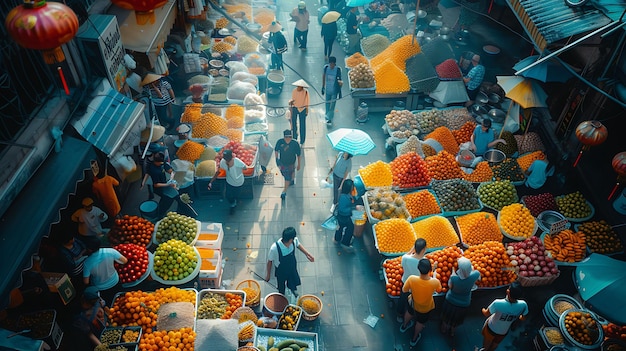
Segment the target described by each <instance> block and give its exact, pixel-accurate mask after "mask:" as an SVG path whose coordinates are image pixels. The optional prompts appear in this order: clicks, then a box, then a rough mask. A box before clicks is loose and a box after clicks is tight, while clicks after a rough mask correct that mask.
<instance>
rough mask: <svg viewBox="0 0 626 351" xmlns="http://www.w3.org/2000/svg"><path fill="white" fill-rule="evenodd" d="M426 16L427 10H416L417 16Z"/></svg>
mask: <svg viewBox="0 0 626 351" xmlns="http://www.w3.org/2000/svg"><path fill="white" fill-rule="evenodd" d="M426 16H428V12H426V11H424V10H418V11H417V18H425V17H426Z"/></svg>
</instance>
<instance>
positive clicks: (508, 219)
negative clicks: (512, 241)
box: [498, 203, 536, 239]
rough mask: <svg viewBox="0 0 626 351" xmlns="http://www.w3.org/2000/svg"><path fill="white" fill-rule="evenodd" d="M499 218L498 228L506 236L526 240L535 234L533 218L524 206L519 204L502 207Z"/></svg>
mask: <svg viewBox="0 0 626 351" xmlns="http://www.w3.org/2000/svg"><path fill="white" fill-rule="evenodd" d="M499 216H500V217H499V218H498V221H499V224H500V228H502V230H503V231H504V232H505V233H506V234H508V236H510V237H513V238H516V239H527V238H530V237H531V236H533V235H534V234H535V229H536V228H535V217H533V215H532V214H530V210H529V209H528V208H526V206H524V205H522V204H519V203H515V204H510V205H507V206H504V207H502V210H500V215H499Z"/></svg>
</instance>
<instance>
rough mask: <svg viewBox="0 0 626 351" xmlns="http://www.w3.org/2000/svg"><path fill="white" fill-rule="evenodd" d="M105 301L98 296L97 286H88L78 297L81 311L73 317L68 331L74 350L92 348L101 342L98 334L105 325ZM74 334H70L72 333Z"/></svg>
mask: <svg viewBox="0 0 626 351" xmlns="http://www.w3.org/2000/svg"><path fill="white" fill-rule="evenodd" d="M104 307H105V302H104V300H103V299H102V298H101V297H100V293H99V292H98V288H96V287H95V286H89V287H87V288H86V289H85V291H84V292H83V296H82V297H81V299H80V308H81V311H80V313H79V314H78V315H76V316H75V317H74V320H73V322H72V328H70V330H68V333H70V335H71V336H72V337H71V340H72V346H73V347H74V349H75V350H93V348H94V347H95V346H98V345H100V344H101V342H100V339H99V336H100V334H101V333H102V331H103V330H104V328H105V327H106V322H105V318H104V314H105V311H104ZM74 333H75V334H76V335H72V334H74Z"/></svg>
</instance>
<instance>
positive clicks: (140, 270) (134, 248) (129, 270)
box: [114, 244, 150, 284]
mask: <svg viewBox="0 0 626 351" xmlns="http://www.w3.org/2000/svg"><path fill="white" fill-rule="evenodd" d="M114 249H116V250H117V251H119V253H121V254H122V256H124V257H126V258H127V259H128V262H126V264H119V263H117V262H116V263H115V270H116V271H117V273H118V274H119V276H120V282H121V283H122V284H124V283H131V282H134V281H136V280H137V279H139V278H141V277H142V276H144V275H145V274H146V270H148V265H149V262H150V258H149V257H148V251H147V250H146V248H145V247H144V246H139V245H135V244H119V245H117V246H115V247H114Z"/></svg>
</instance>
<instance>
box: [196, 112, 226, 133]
mask: <svg viewBox="0 0 626 351" xmlns="http://www.w3.org/2000/svg"><path fill="white" fill-rule="evenodd" d="M226 129H228V126H227V125H226V120H225V119H223V118H222V117H220V116H218V115H216V114H213V113H211V112H207V113H203V114H202V115H201V116H200V119H199V120H198V122H196V124H194V125H193V129H192V130H191V136H192V137H194V138H206V139H208V138H210V137H212V136H214V135H224V133H226Z"/></svg>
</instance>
